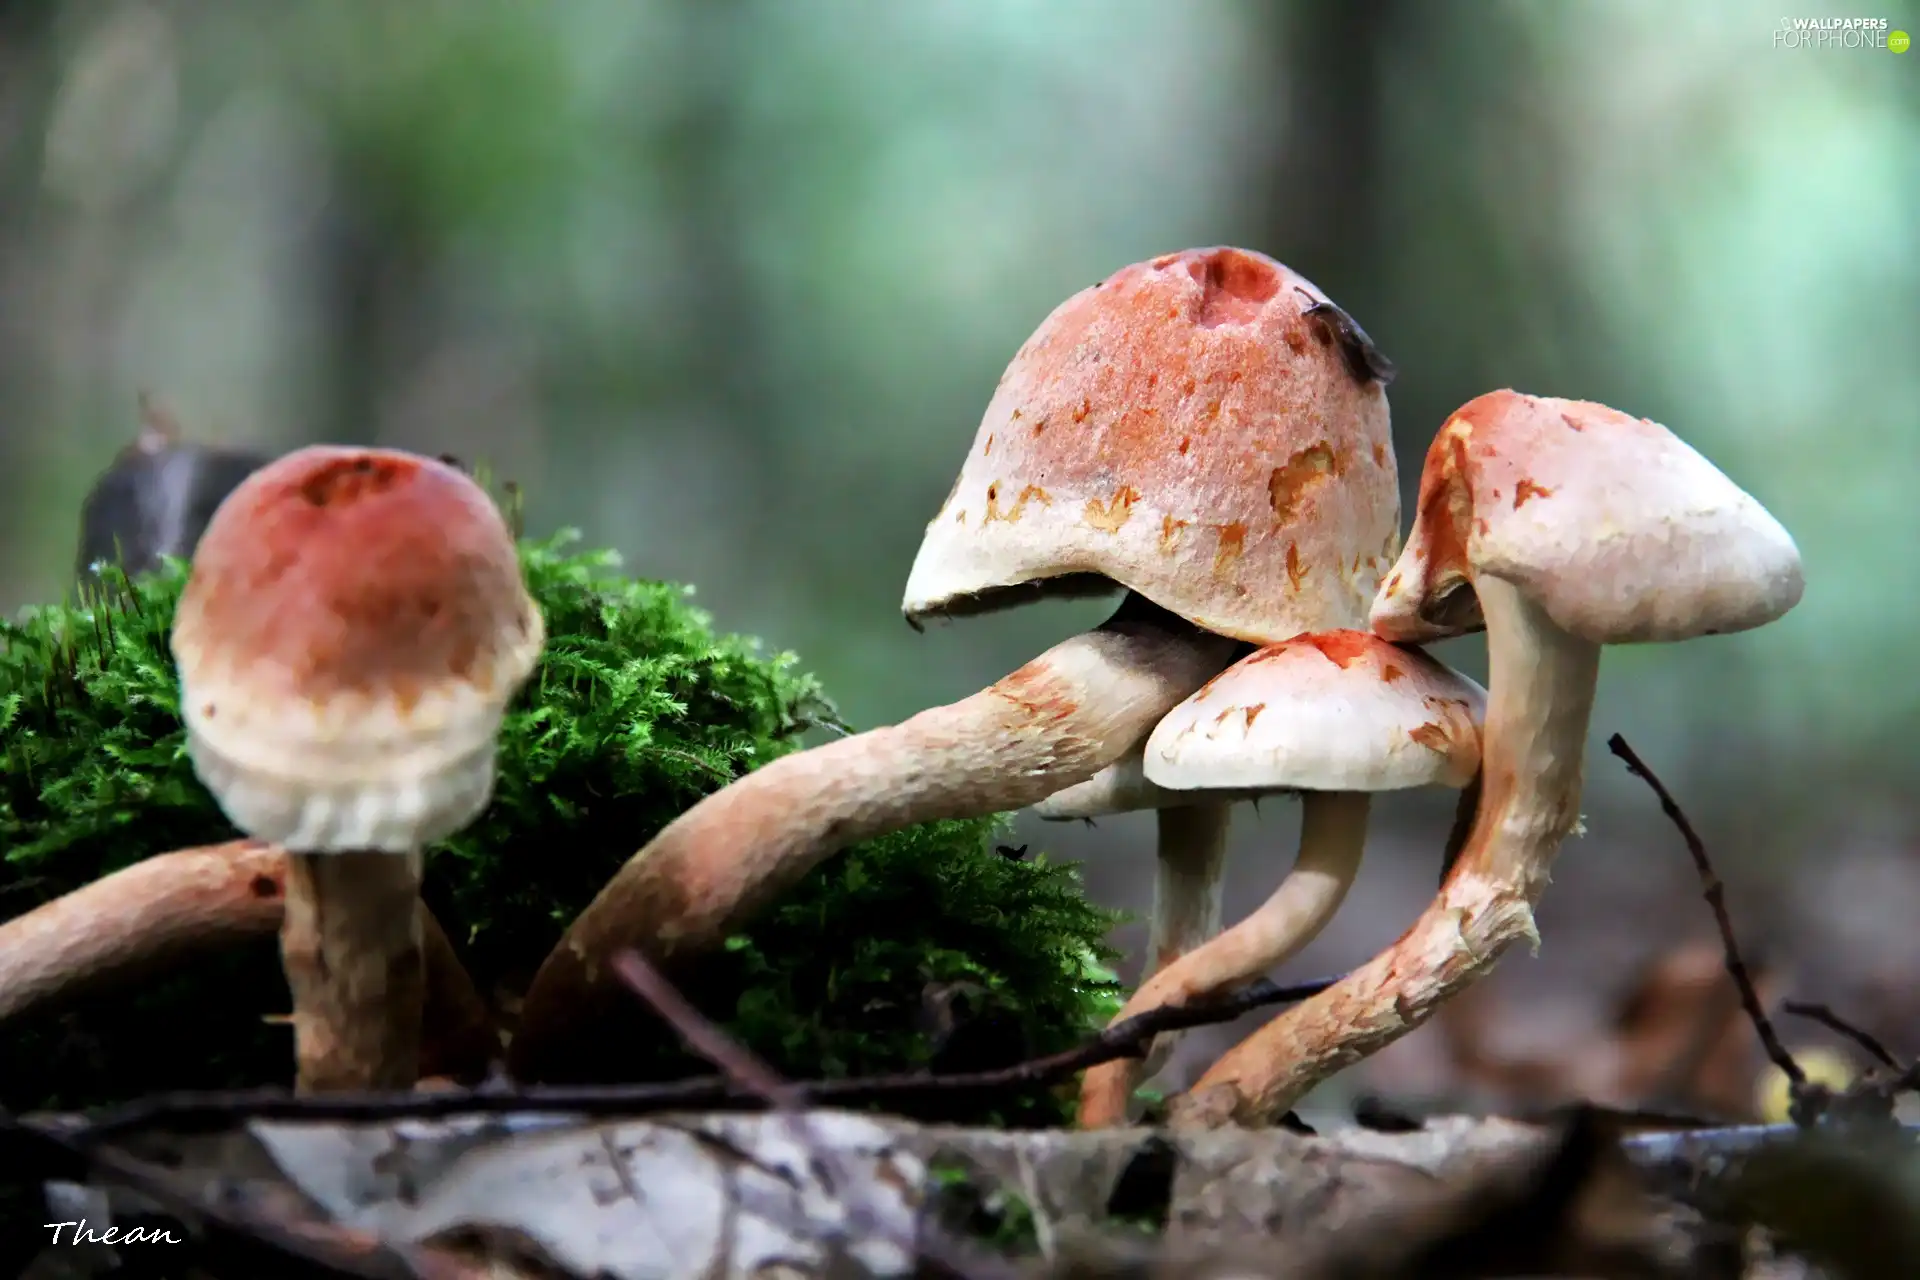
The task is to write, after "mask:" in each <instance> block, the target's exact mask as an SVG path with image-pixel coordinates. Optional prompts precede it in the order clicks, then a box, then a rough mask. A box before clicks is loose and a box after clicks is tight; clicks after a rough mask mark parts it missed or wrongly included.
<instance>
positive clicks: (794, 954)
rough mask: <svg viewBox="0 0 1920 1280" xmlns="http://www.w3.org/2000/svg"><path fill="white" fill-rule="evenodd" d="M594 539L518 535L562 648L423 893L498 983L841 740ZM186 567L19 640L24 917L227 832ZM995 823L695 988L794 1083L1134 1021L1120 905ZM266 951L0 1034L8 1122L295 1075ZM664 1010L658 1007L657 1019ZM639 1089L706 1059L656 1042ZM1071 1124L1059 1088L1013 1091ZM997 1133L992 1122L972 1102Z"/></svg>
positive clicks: (16, 674)
mask: <svg viewBox="0 0 1920 1280" xmlns="http://www.w3.org/2000/svg"><path fill="white" fill-rule="evenodd" d="M571 541H572V535H567V534H563V535H560V536H559V537H556V538H554V539H551V540H548V541H545V542H530V543H523V544H522V559H523V562H524V564H525V567H526V572H527V579H528V583H529V586H530V588H531V590H532V592H533V595H534V597H535V598H536V599H537V600H538V601H539V602H540V605H541V608H542V610H543V611H544V612H545V615H546V619H547V627H548V634H549V639H548V645H547V650H546V654H545V657H544V658H543V660H542V663H541V666H540V668H539V670H538V672H537V673H536V674H535V676H534V678H533V679H532V680H531V681H530V682H529V684H528V687H527V688H526V690H525V691H524V692H523V694H522V695H521V698H520V700H519V702H518V703H517V704H516V707H515V708H514V710H513V711H512V713H511V714H510V715H509V717H508V719H507V723H506V727H505V730H504V733H503V736H502V746H501V754H500V779H499V784H498V787H497V792H496V797H495V801H494V803H493V805H492V806H491V807H490V808H489V809H488V811H487V812H486V814H485V815H484V816H483V817H482V818H481V819H480V820H479V821H478V822H477V823H475V824H474V825H473V826H472V827H471V828H469V829H468V830H466V831H464V832H462V833H460V834H459V835H457V836H455V837H454V838H452V839H450V840H448V841H446V842H445V843H444V844H443V845H441V846H438V847H436V848H435V849H433V850H431V851H430V852H429V858H428V864H427V880H426V884H425V887H424V889H423V895H424V896H425V897H426V899H427V901H428V903H429V904H430V905H431V906H432V907H433V909H434V910H435V912H436V913H437V914H438V915H439V916H440V918H441V920H442V922H443V924H445V926H446V928H447V931H448V933H449V934H450V935H451V936H452V937H453V938H454V939H455V942H456V945H457V946H459V947H460V949H461V951H462V952H463V955H464V958H465V959H466V961H467V964H468V968H469V969H470V971H471V972H472V973H473V976H474V978H475V981H476V982H477V983H478V984H479V985H480V987H481V990H482V991H483V992H488V991H497V992H502V993H505V994H506V995H507V996H509V997H510V996H511V994H512V993H514V992H516V991H517V990H519V989H521V988H523V986H524V984H525V982H526V981H527V979H528V978H529V977H530V976H531V974H532V972H533V970H534V968H536V967H537V966H538V964H539V962H540V961H541V960H542V959H543V958H544V956H545V954H546V952H547V950H548V948H550V947H551V946H552V945H553V943H554V941H555V939H556V938H557V937H558V936H559V934H560V932H561V930H562V928H563V926H564V925H565V924H566V922H567V921H569V920H570V919H571V918H572V917H573V916H574V914H575V913H577V912H578V911H579V910H580V909H581V908H582V907H584V906H585V905H586V903H587V902H588V901H589V900H590V899H591V897H592V896H593V894H594V893H596V892H597V891H598V890H599V888H600V887H601V886H602V885H603V884H604V883H605V882H606V880H607V878H608V877H609V876H611V875H612V874H613V872H614V871H615V870H616V869H617V868H618V867H619V866H620V864H621V863H623V862H624V861H625V860H626V858H627V857H628V856H629V855H630V854H631V853H632V852H633V851H634V850H635V849H636V848H638V847H640V845H642V844H643V843H645V842H646V841H647V840H648V839H650V838H651V837H652V836H653V835H654V833H655V832H657V831H658V830H659V829H660V828H661V827H662V826H664V825H665V824H666V823H667V822H668V821H670V820H671V819H672V818H673V817H674V816H675V815H677V814H679V813H680V812H681V811H683V810H684V809H686V808H687V807H688V806H689V805H691V804H692V803H694V802H695V801H696V800H698V799H700V798H701V797H702V796H705V795H707V794H709V793H710V792H712V791H714V790H717V789H718V788H720V787H722V786H724V785H725V784H726V783H728V782H730V781H732V780H733V779H735V778H737V777H739V776H740V775H741V774H743V773H745V772H746V771H748V770H750V769H752V768H754V767H756V766H757V765H760V764H763V763H765V762H766V761H768V760H770V759H773V758H774V757H776V756H779V755H781V754H784V753H785V752H787V751H790V750H793V749H794V748H795V747H796V746H798V745H799V740H800V738H801V736H802V735H803V734H804V733H805V732H806V731H807V730H809V729H811V728H815V727H821V726H835V725H836V724H837V722H836V721H835V719H834V716H833V709H832V706H831V704H830V703H829V702H828V701H827V699H826V698H825V697H824V695H823V694H822V692H821V690H820V688H819V687H818V685H817V684H816V683H815V682H814V681H813V680H812V679H811V678H810V677H808V676H806V675H804V674H803V673H801V672H800V671H799V670H798V669H797V668H796V665H795V660H794V658H793V657H792V655H790V654H780V655H778V656H774V657H767V656H765V655H763V654H761V653H760V652H759V650H758V648H757V646H756V644H755V643H754V642H753V641H750V640H745V639H742V638H739V637H735V636H724V635H717V634H716V633H715V632H714V631H713V630H712V628H711V626H710V623H709V619H708V618H707V617H706V615H705V614H703V613H701V612H700V611H698V610H696V609H694V608H693V607H692V606H691V605H690V604H689V602H688V599H687V597H688V595H689V594H690V592H689V589H687V588H682V587H675V586H671V585H668V584H663V583H656V582H641V581H633V580H631V579H627V578H624V577H622V576H620V575H619V574H618V572H617V569H616V566H617V560H616V558H615V557H614V556H613V555H612V554H611V553H588V554H572V553H570V552H569V551H568V544H569V543H570V542H571ZM184 581H185V568H184V566H182V565H179V564H177V563H170V564H169V565H168V566H167V567H166V568H165V569H163V570H161V571H159V572H156V573H155V574H152V575H149V576H147V577H144V578H141V579H139V580H136V581H133V582H127V581H126V580H125V579H124V578H119V579H111V580H109V581H108V582H107V586H106V589H105V590H104V592H102V593H100V594H96V595H93V596H91V597H84V598H82V599H81V601H80V602H79V604H77V605H73V606H54V607H49V608H42V609H36V610H31V611H29V612H28V613H27V614H26V615H24V616H23V618H22V619H21V620H20V621H18V622H17V623H14V624H7V625H4V626H0V848H4V849H5V854H4V857H3V859H0V918H4V917H9V916H13V915H17V914H19V913H20V912H23V911H26V910H29V909H31V908H32V907H34V906H36V905H38V904H39V903H41V902H44V901H47V900H49V899H51V898H53V897H55V896H57V895H59V894H61V893H64V892H66V891H68V890H70V889H72V888H74V887H76V886H78V885H81V884H84V883H86V882H87V881H89V880H92V879H94V878H96V877H98V876H100V875H103V874H105V873H107V872H110V871H113V870H115V869H117V868H120V867H123V866H126V865H128V864H129V863H132V862H135V861H137V860H139V859H140V858H142V857H145V856H147V855H149V854H151V853H155V852H158V851H161V850H165V849H172V848H178V847H181V846H185V845H193V844H205V843H211V842H214V841H219V840H225V839H230V838H232V836H233V834H234V832H233V831H232V829H231V828H230V826H229V825H228V823H227V822H226V820H225V818H224V817H223V816H222V815H221V813H220V811H219V809H218V808H217V807H216V806H215V804H214V803H213V800H212V798H211V797H210V796H209V795H208V794H207V792H206V791H205V790H204V789H203V788H202V787H201V785H200V784H199V782H198V780H197V779H196V778H195V777H194V775H193V771H192V769H191V767H190V766H189V764H188V762H187V758H186V754H185V750H184V732H183V730H182V728H181V726H180V722H179V717H178V706H177V685H176V683H175V677H174V672H173V664H172V659H171V656H170V655H169V653H168V650H167V630H168V626H169V623H170V619H171V616H172V610H173V606H174V603H175V601H176V599H177V598H178V594H179V590H180V588H181V586H182V584H183V583H184ZM999 824H1000V820H999V819H981V820H977V821H965V822H941V823H932V824H928V825H926V826H922V827H917V828H914V829H911V830H908V831H903V832H900V833H898V834H896V835H893V836H889V837H885V838H883V839H879V840H874V841H869V842H867V843H865V844H862V845H859V846H856V847H855V848H853V849H851V850H849V851H847V852H846V853H845V854H844V855H842V856H840V857H837V858H835V859H833V860H831V861H830V862H828V863H827V864H826V865H824V866H822V867H821V868H819V869H818V870H817V871H816V872H815V873H814V874H813V875H812V876H810V877H809V878H808V879H807V880H806V881H805V882H804V883H803V884H802V885H801V886H800V887H799V888H798V889H796V890H795V891H794V892H793V893H792V894H790V895H789V896H788V897H787V898H786V899H785V900H784V901H783V902H782V903H781V905H779V906H778V907H777V908H776V909H774V910H773V911H771V912H770V913H768V914H767V915H766V916H765V917H763V918H762V919H761V920H759V921H758V922H756V923H755V925H754V926H753V927H752V928H751V929H750V930H748V932H746V933H745V934H744V935H742V936H739V937H736V938H734V939H732V940H731V942H730V944H729V946H728V948H727V950H726V951H725V952H723V953H722V954H720V955H717V956H715V957H714V958H713V959H712V961H711V962H710V963H708V964H706V965H704V966H703V967H702V969H701V971H700V973H699V974H698V975H697V977H696V978H695V979H694V983H693V985H692V986H690V988H689V991H690V994H692V995H694V997H695V998H696V1000H697V1001H698V1002H699V1003H700V1004H701V1006H702V1007H703V1008H704V1009H705V1010H706V1011H707V1012H708V1013H709V1014H710V1015H712V1016H714V1017H715V1018H716V1019H717V1020H719V1021H721V1022H722V1023H723V1024H724V1025H726V1026H728V1027H729V1028H730V1029H731V1030H732V1031H733V1032H734V1033H735V1034H736V1035H738V1036H739V1037H740V1038H741V1039H742V1040H743V1041H744V1042H745V1043H746V1044H747V1045H748V1046H749V1047H751V1048H753V1049H754V1050H756V1051H757V1052H759V1053H760V1054H762V1055H763V1056H765V1057H766V1058H768V1059H769V1060H771V1061H772V1062H773V1063H774V1064H775V1065H776V1066H777V1067H779V1068H780V1069H781V1070H783V1071H785V1072H788V1073H790V1074H793V1075H796V1076H827V1075H844V1074H865V1073H870V1072H880V1071H895V1070H906V1069H913V1068H916V1067H921V1066H926V1065H929V1064H933V1065H939V1066H942V1067H946V1066H961V1065H969V1064H972V1063H975V1062H979V1063H988V1062H992V1063H997V1062H999V1061H1005V1060H1008V1059H1010V1058H1012V1057H1015V1056H1018V1055H1020V1054H1024V1053H1042V1052H1050V1051H1052V1050H1055V1049H1058V1048H1062V1047H1064V1046H1065V1045H1067V1044H1069V1043H1071V1042H1073V1041H1075V1040H1076V1039H1078V1038H1079V1037H1081V1036H1083V1035H1084V1034H1086V1032H1087V1030H1088V1029H1089V1027H1090V1026H1093V1025H1096V1024H1098V1023H1100V1022H1103V1021H1104V1020H1105V1019H1106V1018H1107V1017H1108V1016H1110V1015H1111V1013H1112V1012H1113V1011H1114V1009H1115V1007H1116V1003H1117V988H1116V986H1115V984H1114V983H1113V981H1112V975H1111V974H1108V973H1106V972H1104V971H1103V970H1101V969H1100V968H1099V965H1100V963H1101V961H1103V960H1104V959H1105V958H1106V957H1107V954H1108V953H1107V952H1106V949H1105V941H1104V939H1105V935H1106V931H1107V929H1108V928H1109V927H1110V926H1111V924H1112V923H1113V916H1112V915H1111V914H1110V913H1107V912H1104V911H1102V910H1100V909H1099V908H1097V907H1095V906H1093V905H1091V904H1089V903H1088V902H1087V901H1086V900H1085V899H1084V898H1083V897H1082V896H1081V893H1080V889H1079V885H1078V881H1077V876H1076V874H1075V872H1074V870H1073V869H1072V868H1071V867H1068V866H1061V865H1054V864H1050V863H1048V862H1047V861H1046V860H1045V859H1042V858H1034V859H1022V858H1016V857H1010V856H1007V855H1006V853H1003V852H1002V851H1000V850H999V849H997V848H996V846H995V844H994V836H995V833H996V831H997V830H998V828H999ZM286 999H287V997H286V992H285V988H284V986H283V984H282V982H281V979H280V973H279V962H278V958H277V956H276V954H275V951H274V945H273V943H272V941H271V940H270V939H263V940H262V941H261V942H260V943H259V944H258V945H256V946H252V947H249V948H244V949H242V951H241V952H239V953H235V954H229V955H223V956H218V957H209V958H206V959H205V960H202V961H199V962H196V963H194V964H193V965H191V966H189V967H187V968H185V969H183V970H180V971H177V972H173V973H170V974H167V975H156V976H155V978H154V980H153V981H151V982H147V983H143V984H141V985H140V987H139V989H138V990H136V991H123V992H115V993H107V994H104V995H102V996H99V997H97V998H92V999H89V1000H87V1001H85V1002H82V1003H80V1004H78V1005H75V1006H71V1007H68V1008H66V1009H64V1010H62V1011H60V1012H58V1013H57V1014H52V1015H47V1016H43V1017H37V1018H32V1019H27V1020H23V1021H22V1022H20V1023H16V1024H13V1025H10V1026H8V1027H6V1028H5V1029H4V1031H3V1032H0V1105H6V1106H11V1107H16V1108H19V1107H33V1106H68V1107H70V1106H82V1105H92V1104H97V1103H103V1102H108V1101H113V1100H118V1099H122V1098H126V1097H129V1096H134V1095H137V1094H140V1093H145V1092H151V1091H154V1090H158V1089H165V1088H184V1087H197V1088H214V1087H228V1086H240V1085H247V1084H260V1083H277V1082H281V1081H283V1080H284V1079H285V1077H286V1075H287V1072H288V1069H289V1063H290V1044H289V1037H288V1034H287V1032H286V1030H285V1029H284V1027H283V1026H280V1025H276V1024H274V1023H272V1022H271V1021H268V1020H266V1019H267V1018H268V1017H269V1015H273V1014H275V1013H278V1012H281V1011H283V1010H284V1008H285V1005H286ZM643 1022H644V1019H642V1018H640V1016H639V1014H638V1011H637V1010H636V1020H635V1025H636V1026H640V1025H642V1023H643ZM638 1039H639V1042H640V1044H641V1046H642V1047H641V1048H640V1049H639V1050H637V1051H636V1054H635V1055H632V1056H629V1057H628V1058H627V1059H623V1060H622V1068H621V1074H622V1075H623V1076H629V1077H654V1078H659V1077H664V1076H670V1075H675V1074H682V1073H685V1072H687V1071H690V1070H695V1069H698V1066H697V1064H694V1063H691V1062H689V1061H688V1060H686V1059H685V1058H684V1057H683V1056H682V1055H681V1053H680V1051H679V1050H678V1049H677V1047H675V1046H673V1045H672V1044H671V1040H670V1038H668V1037H661V1036H659V1035H658V1034H657V1032H656V1033H650V1034H646V1035H644V1036H641V1037H639V1038H638ZM994 1105H995V1115H994V1117H993V1118H998V1119H1002V1120H1007V1121H1015V1122H1017V1121H1027V1120H1034V1121H1052V1120H1056V1119H1058V1118H1059V1117H1060V1115H1061V1114H1062V1113H1061V1110H1060V1103H1059V1100H1058V1099H1057V1098H1055V1097H1053V1096H1050V1095H1046V1094H1041V1093H1036V1094H1035V1095H1034V1096H1032V1097H1029V1098H1024V1099H1006V1098H999V1099H996V1100H994ZM974 1118H987V1117H983V1116H980V1115H979V1114H978V1113H977V1112H976V1113H975V1116H974Z"/></svg>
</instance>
